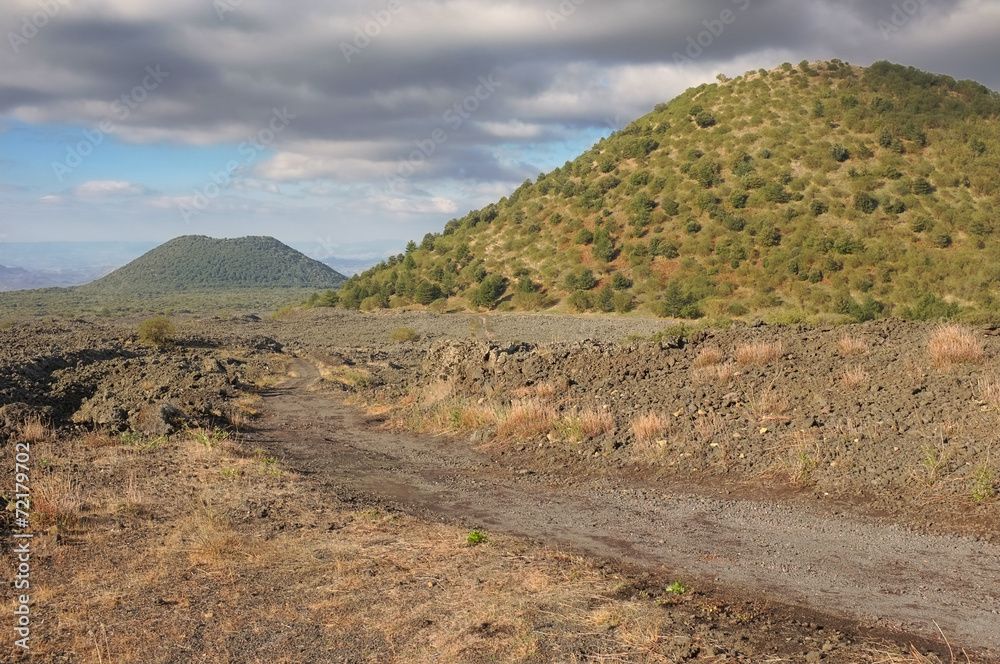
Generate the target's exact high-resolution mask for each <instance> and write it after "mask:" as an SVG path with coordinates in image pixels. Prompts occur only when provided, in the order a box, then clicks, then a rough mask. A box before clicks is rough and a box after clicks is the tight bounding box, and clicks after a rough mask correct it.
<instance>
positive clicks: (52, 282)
mask: <svg viewBox="0 0 1000 664" xmlns="http://www.w3.org/2000/svg"><path fill="white" fill-rule="evenodd" d="M114 269H115V266H114V265H101V266H97V267H77V268H69V269H65V270H26V269H24V268H23V267H7V266H5V265H0V291H12V290H26V289H31V288H50V287H53V286H57V287H66V286H79V285H81V284H86V283H90V282H91V281H93V280H94V279H99V278H101V277H103V276H104V275H106V274H108V273H109V272H111V271H112V270H114Z"/></svg>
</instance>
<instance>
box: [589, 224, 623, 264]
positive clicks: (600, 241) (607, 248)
mask: <svg viewBox="0 0 1000 664" xmlns="http://www.w3.org/2000/svg"><path fill="white" fill-rule="evenodd" d="M593 252H594V258H597V259H598V260H602V261H604V262H606V263H607V262H610V261H613V260H614V259H615V256H616V255H618V250H617V249H615V243H614V241H613V240H612V239H611V234H610V233H608V231H606V230H604V229H603V228H602V229H601V230H599V231H597V235H596V236H595V237H594V248H593Z"/></svg>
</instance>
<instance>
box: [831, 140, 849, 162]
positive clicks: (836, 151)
mask: <svg viewBox="0 0 1000 664" xmlns="http://www.w3.org/2000/svg"><path fill="white" fill-rule="evenodd" d="M830 156H831V157H833V158H834V159H835V160H836V161H847V160H848V159H850V158H851V153H850V151H849V150H848V149H847V148H845V147H844V146H843V145H841V144H840V143H837V144H836V145H834V146H833V147H832V148H830Z"/></svg>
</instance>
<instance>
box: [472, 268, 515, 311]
mask: <svg viewBox="0 0 1000 664" xmlns="http://www.w3.org/2000/svg"><path fill="white" fill-rule="evenodd" d="M506 290H507V279H506V278H504V277H503V276H502V275H499V274H491V275H488V276H487V277H486V278H485V279H483V282H482V283H481V284H479V286H477V287H476V289H475V290H473V291H472V299H471V303H472V306H474V307H483V308H485V309H492V308H493V307H495V306H497V303H498V302H499V301H500V298H501V297H503V294H504V292H505V291H506Z"/></svg>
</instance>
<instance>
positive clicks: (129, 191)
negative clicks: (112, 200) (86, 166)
mask: <svg viewBox="0 0 1000 664" xmlns="http://www.w3.org/2000/svg"><path fill="white" fill-rule="evenodd" d="M73 193H74V194H75V195H76V196H82V197H86V198H96V197H100V196H141V195H142V194H145V193H146V189H145V187H143V186H141V185H138V184H134V183H132V182H126V181H125V180H91V181H89V182H84V183H83V184H80V185H77V186H76V187H74V188H73Z"/></svg>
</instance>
